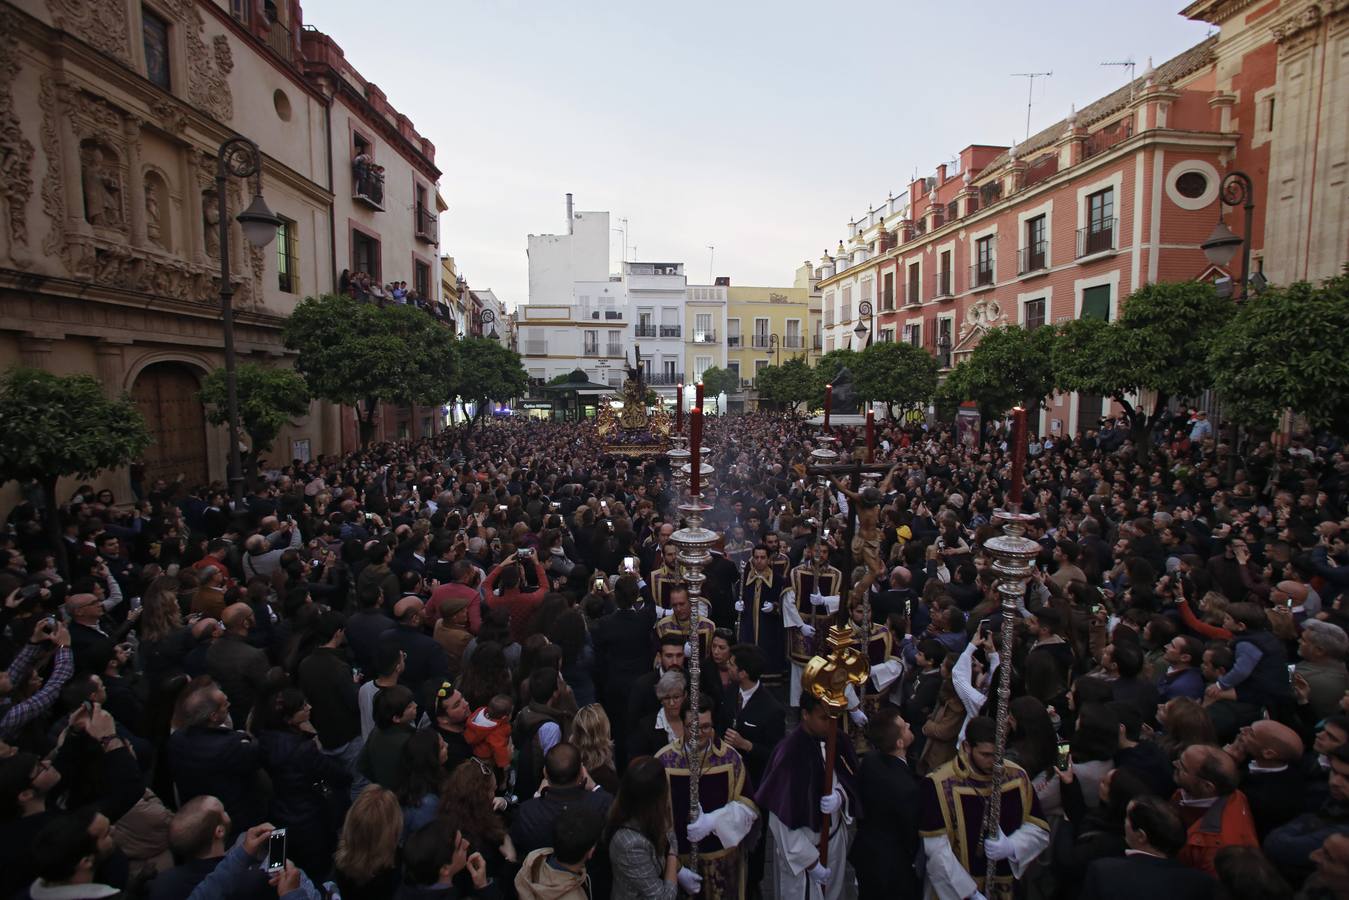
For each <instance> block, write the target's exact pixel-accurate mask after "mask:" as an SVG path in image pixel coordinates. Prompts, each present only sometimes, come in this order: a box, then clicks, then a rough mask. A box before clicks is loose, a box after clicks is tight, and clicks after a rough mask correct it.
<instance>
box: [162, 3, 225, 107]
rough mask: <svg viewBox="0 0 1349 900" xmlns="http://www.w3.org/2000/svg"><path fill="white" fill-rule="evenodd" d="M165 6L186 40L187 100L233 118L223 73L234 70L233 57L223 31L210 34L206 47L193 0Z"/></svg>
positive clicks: (203, 24)
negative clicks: (210, 46)
mask: <svg viewBox="0 0 1349 900" xmlns="http://www.w3.org/2000/svg"><path fill="white" fill-rule="evenodd" d="M166 6H167V7H168V9H169V10H170V12H171V14H172V16H173V18H174V19H175V20H176V21H177V22H178V24H179V25H180V26H181V30H182V33H183V36H184V38H185V39H186V41H187V60H188V66H189V67H190V69H189V71H188V82H187V98H188V100H189V101H190V102H191V103H192V104H193V105H194V106H196V107H198V108H199V109H202V110H205V111H206V112H208V113H210V114H211V115H212V116H214V117H215V118H217V119H219V120H220V121H222V122H228V121H230V120H231V119H233V118H234V97H233V95H232V94H231V93H230V85H229V79H228V78H226V76H227V75H229V73H230V72H232V71H233V70H234V58H233V56H232V55H231V53H230V46H229V38H227V37H225V35H223V34H217V35H215V36H214V37H213V38H211V44H212V48H211V49H210V50H208V49H207V47H206V41H205V39H204V38H203V37H202V32H204V31H205V30H206V22H205V20H204V19H203V18H202V15H201V10H199V9H198V8H197V4H196V0H168V2H167V3H166Z"/></svg>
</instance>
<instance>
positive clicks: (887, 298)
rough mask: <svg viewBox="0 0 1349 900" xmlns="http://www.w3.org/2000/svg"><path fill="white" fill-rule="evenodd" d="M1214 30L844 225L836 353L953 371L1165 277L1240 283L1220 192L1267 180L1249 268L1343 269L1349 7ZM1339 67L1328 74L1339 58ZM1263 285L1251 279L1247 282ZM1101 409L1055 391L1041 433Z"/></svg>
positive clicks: (1235, 9)
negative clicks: (900, 347)
mask: <svg viewBox="0 0 1349 900" xmlns="http://www.w3.org/2000/svg"><path fill="white" fill-rule="evenodd" d="M1185 15H1187V16H1189V17H1191V18H1196V19H1202V20H1204V21H1208V22H1211V23H1213V24H1215V25H1218V26H1219V27H1220V29H1221V30H1220V31H1219V33H1218V34H1217V35H1214V36H1211V37H1209V38H1208V39H1206V40H1205V41H1203V42H1201V43H1200V44H1198V45H1196V46H1194V47H1192V48H1191V49H1189V50H1187V51H1185V52H1184V53H1182V54H1180V55H1179V56H1177V57H1175V58H1174V59H1171V60H1168V61H1167V62H1165V63H1164V64H1162V65H1160V66H1157V67H1156V68H1154V67H1153V66H1152V65H1151V62H1149V65H1148V66H1147V68H1146V70H1145V71H1144V72H1143V73H1142V74H1141V75H1140V76H1139V77H1138V78H1137V79H1136V80H1134V81H1133V82H1131V83H1130V84H1128V85H1126V86H1124V87H1123V88H1120V89H1119V90H1117V91H1115V92H1114V93H1112V94H1110V95H1108V96H1106V97H1103V98H1101V99H1099V100H1097V101H1095V102H1094V103H1091V104H1089V105H1087V106H1086V107H1084V108H1083V109H1081V110H1074V111H1072V112H1071V113H1070V115H1069V116H1067V117H1066V118H1064V119H1063V120H1061V121H1059V122H1057V123H1055V124H1054V125H1052V126H1050V127H1049V128H1047V129H1045V130H1043V131H1041V132H1040V133H1039V134H1036V135H1034V136H1032V137H1031V138H1030V139H1029V140H1027V141H1025V142H1024V143H1022V144H1020V145H1017V146H1014V147H998V146H987V145H971V146H969V147H967V148H965V150H963V151H961V153H960V155H959V157H958V158H957V159H956V160H954V161H952V162H951V163H949V164H943V165H940V166H938V167H937V169H936V172H935V174H934V175H933V176H929V177H926V178H920V179H917V180H915V181H914V182H912V183H911V184H910V185H909V188H908V190H907V192H905V193H903V194H901V195H900V196H899V197H894V196H892V197H890V198H887V200H886V202H884V203H882V204H880V205H879V206H877V207H876V208H875V209H872V210H869V211H868V213H867V215H866V216H864V217H862V218H861V219H860V220H857V221H852V222H849V223H848V225H847V226H846V237H845V238H844V239H843V240H841V241H840V242H839V244H838V246H837V248H836V249H835V250H834V251H833V252H832V253H830V252H826V253H825V254H824V256H822V257H821V260H820V264H819V266H818V268H817V270H816V274H817V275H818V276H819V289H820V292H821V299H822V307H823V345H824V346H823V349H824V351H825V352H828V351H830V350H832V349H836V348H843V347H850V346H854V345H855V343H856V338H855V336H854V334H853V330H854V328H855V327H856V317H857V316H858V315H859V314H860V313H859V310H860V308H861V304H862V303H863V302H869V303H871V304H872V305H873V308H874V310H875V316H874V324H872V323H871V322H870V321H868V322H867V323H866V324H868V326H869V328H868V332H869V333H873V332H874V335H875V338H876V339H877V340H904V341H909V342H911V343H913V344H916V345H918V346H922V347H925V348H927V349H929V350H930V351H931V352H933V353H934V354H935V355H936V356H937V359H938V361H939V363H940V365H941V367H942V368H943V369H949V368H950V367H951V366H953V365H955V364H956V363H958V362H959V361H960V359H961V358H962V357H963V356H964V355H966V354H968V353H970V352H971V351H972V350H973V349H974V347H975V346H977V344H978V341H979V337H980V335H982V334H983V333H984V331H986V330H987V329H988V328H989V327H992V326H997V325H1019V326H1022V327H1027V328H1036V327H1040V326H1042V325H1046V324H1054V323H1058V322H1063V321H1066V320H1068V319H1074V318H1080V317H1084V316H1095V317H1099V318H1105V319H1114V318H1116V317H1117V316H1118V315H1119V313H1120V307H1121V304H1122V302H1123V300H1124V298H1126V297H1127V296H1128V295H1129V294H1130V293H1131V292H1133V291H1134V290H1137V289H1138V288H1139V287H1142V286H1143V285H1146V284H1149V283H1152V282H1157V281H1180V280H1189V279H1211V280H1216V279H1219V278H1226V277H1237V278H1239V277H1240V274H1241V273H1240V272H1239V271H1236V268H1237V267H1238V266H1239V265H1240V257H1239V256H1238V257H1237V259H1236V260H1234V262H1233V265H1232V267H1231V269H1230V270H1227V269H1219V268H1216V267H1212V266H1210V265H1209V264H1208V262H1207V260H1206V258H1205V256H1204V253H1203V251H1202V250H1201V249H1200V247H1199V245H1200V243H1202V242H1203V241H1204V240H1205V238H1207V237H1208V235H1209V233H1210V232H1211V231H1212V229H1213V224H1214V222H1215V220H1216V219H1217V218H1218V217H1219V215H1220V214H1225V215H1226V216H1227V220H1228V222H1229V224H1230V225H1231V227H1233V228H1234V230H1237V231H1238V233H1240V232H1241V229H1242V224H1241V213H1240V211H1239V210H1238V211H1233V210H1231V209H1229V208H1227V207H1226V206H1225V204H1223V203H1222V200H1221V197H1220V190H1221V185H1222V181H1223V179H1224V177H1225V176H1227V175H1228V174H1229V173H1231V172H1233V171H1236V170H1241V171H1243V172H1245V173H1246V174H1247V175H1249V176H1250V177H1251V179H1252V180H1253V182H1254V185H1255V188H1254V200H1255V204H1256V209H1255V214H1254V222H1253V227H1252V229H1251V231H1252V233H1251V234H1249V235H1246V234H1242V237H1243V238H1245V240H1247V241H1248V242H1249V245H1250V249H1251V260H1252V263H1251V268H1252V271H1253V272H1262V273H1263V274H1264V275H1265V277H1266V278H1269V279H1270V280H1272V281H1276V282H1287V281H1291V280H1296V279H1304V278H1306V279H1313V280H1315V279H1319V278H1323V277H1326V276H1328V275H1331V274H1333V273H1334V272H1336V271H1338V270H1339V268H1340V267H1341V266H1342V265H1343V264H1344V262H1345V259H1346V256H1347V255H1349V222H1347V221H1346V212H1349V208H1347V206H1346V205H1347V204H1349V186H1347V185H1346V182H1345V180H1344V179H1343V178H1342V177H1337V176H1336V175H1335V174H1334V173H1335V172H1340V171H1342V170H1343V169H1344V167H1345V163H1346V156H1347V155H1349V132H1347V131H1346V129H1345V128H1344V127H1342V126H1335V127H1331V126H1329V125H1328V124H1326V123H1328V122H1330V121H1332V120H1336V121H1337V120H1338V119H1337V118H1336V117H1334V116H1331V111H1332V110H1337V109H1341V108H1344V107H1345V104H1346V103H1347V102H1349V66H1345V65H1344V64H1343V60H1344V59H1345V53H1346V50H1347V49H1349V21H1347V20H1349V4H1346V3H1343V2H1341V3H1332V4H1326V3H1310V2H1298V0H1275V2H1272V3H1266V4H1263V5H1257V4H1255V3H1251V2H1242V0H1211V2H1198V3H1194V4H1192V5H1191V6H1190V7H1188V8H1187V9H1186V10H1185ZM1332 61H1333V62H1332ZM1249 274H1250V273H1247V275H1248V276H1249ZM1102 411H1103V401H1102V399H1101V398H1100V397H1089V396H1078V395H1076V394H1073V395H1068V396H1055V397H1053V398H1051V401H1050V405H1049V408H1048V409H1046V410H1045V412H1044V413H1043V417H1042V420H1041V421H1040V422H1039V423H1038V426H1039V428H1040V429H1041V430H1042V431H1049V432H1056V431H1057V432H1072V431H1075V430H1077V429H1079V428H1083V427H1088V426H1089V425H1091V424H1094V422H1095V421H1096V419H1098V418H1099V417H1100V415H1101V414H1102Z"/></svg>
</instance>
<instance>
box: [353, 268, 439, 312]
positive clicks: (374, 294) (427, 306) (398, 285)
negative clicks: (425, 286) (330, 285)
mask: <svg viewBox="0 0 1349 900" xmlns="http://www.w3.org/2000/svg"><path fill="white" fill-rule="evenodd" d="M337 292H338V293H339V294H345V295H347V296H348V297H352V298H355V299H356V300H362V301H365V302H367V303H374V304H377V305H379V306H391V305H392V306H415V307H417V308H418V309H420V310H424V311H425V312H428V313H430V314H432V315H435V316H439V315H442V311H441V310H440V308H439V306H438V305H437V304H436V302H435V300H434V299H432V298H430V297H427V296H425V295H423V294H422V293H421V292H419V291H418V290H417V289H416V288H411V289H409V288H408V283H407V282H406V281H390V282H388V283H387V284H381V283H380V281H379V279H378V278H374V277H372V276H371V275H370V273H369V272H361V271H357V272H352V271H351V270H350V269H343V270H342V274H341V275H340V276H338V279H337Z"/></svg>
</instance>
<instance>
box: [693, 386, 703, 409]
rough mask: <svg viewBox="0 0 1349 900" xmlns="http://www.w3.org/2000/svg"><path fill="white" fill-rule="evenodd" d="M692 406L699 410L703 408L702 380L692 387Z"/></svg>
mask: <svg viewBox="0 0 1349 900" xmlns="http://www.w3.org/2000/svg"><path fill="white" fill-rule="evenodd" d="M693 405H694V406H696V407H698V408H699V409H702V408H703V380H702V379H701V378H699V379H698V383H697V384H695V385H694V386H693Z"/></svg>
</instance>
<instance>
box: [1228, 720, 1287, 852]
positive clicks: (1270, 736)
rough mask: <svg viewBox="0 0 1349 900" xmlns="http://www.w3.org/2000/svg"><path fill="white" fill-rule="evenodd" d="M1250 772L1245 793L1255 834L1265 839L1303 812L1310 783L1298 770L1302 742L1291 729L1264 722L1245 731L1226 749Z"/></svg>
mask: <svg viewBox="0 0 1349 900" xmlns="http://www.w3.org/2000/svg"><path fill="white" fill-rule="evenodd" d="M1225 749H1226V751H1227V754H1228V755H1229V756H1231V757H1232V759H1234V760H1235V761H1236V762H1237V763H1238V764H1239V765H1240V764H1244V765H1245V767H1246V771H1245V773H1244V776H1243V778H1242V784H1241V790H1242V792H1243V793H1245V795H1246V800H1247V801H1248V802H1249V803H1250V804H1251V814H1252V815H1254V816H1255V830H1256V833H1257V834H1258V835H1259V836H1260V840H1261V842H1262V843H1263V842H1264V840H1265V835H1267V834H1269V832H1270V831H1271V830H1273V829H1275V828H1278V827H1279V826H1280V825H1282V824H1283V823H1285V822H1287V821H1289V820H1291V819H1292V818H1293V817H1294V816H1296V815H1297V814H1298V813H1300V812H1302V810H1303V807H1304V805H1305V800H1306V787H1307V785H1306V779H1305V778H1304V777H1303V775H1302V772H1301V770H1300V769H1299V768H1298V761H1299V760H1300V759H1302V738H1300V737H1298V734H1297V732H1296V731H1294V730H1293V729H1291V728H1289V727H1288V726H1287V725H1282V724H1280V723H1278V722H1272V721H1269V720H1268V719H1261V720H1259V721H1257V722H1253V723H1251V724H1250V725H1247V726H1246V727H1245V728H1242V729H1241V731H1240V732H1239V733H1238V734H1237V739H1236V740H1235V741H1233V742H1232V743H1231V744H1228V745H1227V747H1226V748H1225Z"/></svg>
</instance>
